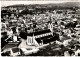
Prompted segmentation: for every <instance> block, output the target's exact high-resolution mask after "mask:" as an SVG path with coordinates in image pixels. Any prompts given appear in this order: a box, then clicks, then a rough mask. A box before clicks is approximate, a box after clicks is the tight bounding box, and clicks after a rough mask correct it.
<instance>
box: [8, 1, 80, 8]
mask: <svg viewBox="0 0 80 57" xmlns="http://www.w3.org/2000/svg"><path fill="white" fill-rule="evenodd" d="M54 6H57V7H80V2H65V3H51V4H29V5H24V4H18V5H10V6H7V7H32V8H33V7H54Z"/></svg>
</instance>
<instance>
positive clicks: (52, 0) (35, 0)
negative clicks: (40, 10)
mask: <svg viewBox="0 0 80 57" xmlns="http://www.w3.org/2000/svg"><path fill="white" fill-rule="evenodd" d="M64 2H80V0H47V1H46V0H44V1H42V0H39V1H38V0H33V1H32V0H30V1H29V0H23V1H21V0H19V1H18V0H17V1H15V0H13V1H10V0H8V1H1V6H2V7H3V6H9V5H15V4H25V5H26V4H27V5H28V4H48V3H64Z"/></svg>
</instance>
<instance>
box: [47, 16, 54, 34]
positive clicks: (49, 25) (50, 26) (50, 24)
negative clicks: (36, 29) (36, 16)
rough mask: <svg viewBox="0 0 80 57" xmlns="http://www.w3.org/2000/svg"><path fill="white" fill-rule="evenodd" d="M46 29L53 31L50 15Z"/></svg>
mask: <svg viewBox="0 0 80 57" xmlns="http://www.w3.org/2000/svg"><path fill="white" fill-rule="evenodd" d="M48 29H50V31H51V32H53V24H52V20H51V17H50V21H49V24H48Z"/></svg>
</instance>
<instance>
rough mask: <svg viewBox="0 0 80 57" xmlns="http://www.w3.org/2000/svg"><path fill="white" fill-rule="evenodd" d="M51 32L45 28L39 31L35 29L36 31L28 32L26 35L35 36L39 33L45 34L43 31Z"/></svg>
mask: <svg viewBox="0 0 80 57" xmlns="http://www.w3.org/2000/svg"><path fill="white" fill-rule="evenodd" d="M49 32H51V31H50V29H47V30H41V31H37V32H32V33H28V36H33V34H34V36H37V35H41V34H45V33H49Z"/></svg>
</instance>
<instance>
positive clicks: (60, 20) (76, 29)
mask: <svg viewBox="0 0 80 57" xmlns="http://www.w3.org/2000/svg"><path fill="white" fill-rule="evenodd" d="M12 10H14V9H13V8H12ZM12 10H11V8H10V11H12ZM15 10H17V9H15ZM2 11H3V12H2V14H3V16H2V18H1V25H2V26H1V49H2V55H6V56H7V55H13V56H14V55H15V54H14V53H16V52H17V53H16V55H25V54H28V52H29V53H30V54H31V53H32V52H34V51H35V50H37V51H38V50H39V49H38V48H36V47H39V46H43V45H46V44H50V43H52V42H53V44H54V42H56V44H57V45H63V46H65V47H68V46H70V42H72V40H73V41H74V42H75V41H77V43H74V44H73V45H72V46H74V47H75V48H74V50H75V51H73V52H74V53H75V54H74V55H76V56H78V55H80V20H79V19H80V14H79V12H78V11H79V9H78V10H76V11H74V10H71V9H66V10H53V11H51V12H49V11H46V12H45V13H39V14H38V13H36V14H32V15H31V14H26V15H20V16H19V15H18V11H19V10H17V13H16V14H15V13H14V11H13V12H12V13H9V11H8V12H7V13H5V9H4V10H2ZM15 12H16V11H15ZM19 12H21V11H19ZM9 14H10V15H9ZM22 43H23V44H22ZM21 44H22V45H23V46H22V45H21ZM24 46H25V47H24ZM27 46H29V47H30V46H35V48H34V49H33V51H32V49H29V50H30V51H28V49H27ZM77 46H78V47H77ZM17 48H19V50H18V49H17ZM30 48H31V47H30ZM69 48H70V49H72V48H71V47H69ZM16 49H17V50H18V51H15V50H16ZM37 51H35V52H37ZM78 51H79V52H78ZM64 53H65V54H64V55H66V54H67V53H68V51H65V52H64Z"/></svg>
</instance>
